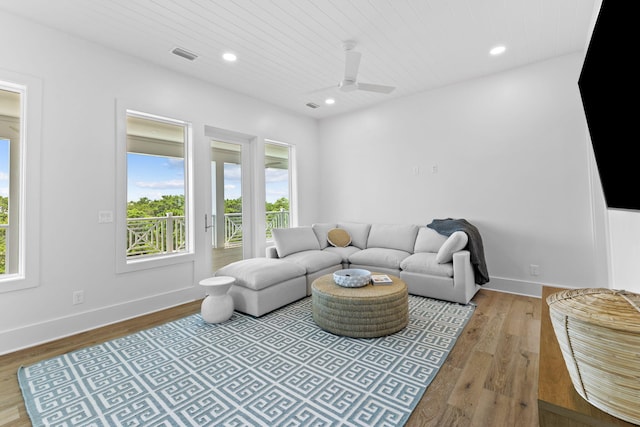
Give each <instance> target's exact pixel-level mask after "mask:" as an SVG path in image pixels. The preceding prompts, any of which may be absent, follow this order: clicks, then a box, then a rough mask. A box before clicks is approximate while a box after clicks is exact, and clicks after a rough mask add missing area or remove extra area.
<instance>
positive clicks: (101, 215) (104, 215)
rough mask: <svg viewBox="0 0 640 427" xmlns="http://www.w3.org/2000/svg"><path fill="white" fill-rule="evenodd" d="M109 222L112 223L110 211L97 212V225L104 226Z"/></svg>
mask: <svg viewBox="0 0 640 427" xmlns="http://www.w3.org/2000/svg"><path fill="white" fill-rule="evenodd" d="M109 222H113V212H112V211H99V212H98V223H99V224H106V223H109Z"/></svg>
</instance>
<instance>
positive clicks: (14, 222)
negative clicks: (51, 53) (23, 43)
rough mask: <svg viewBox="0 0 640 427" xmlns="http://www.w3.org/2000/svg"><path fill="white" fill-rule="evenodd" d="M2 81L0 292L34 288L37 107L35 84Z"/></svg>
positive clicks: (38, 86) (29, 80)
mask: <svg viewBox="0 0 640 427" xmlns="http://www.w3.org/2000/svg"><path fill="white" fill-rule="evenodd" d="M3 74H6V73H3ZM2 77H3V76H2V75H0V292H3V291H9V290H14V289H22V288H25V287H33V286H37V284H38V280H39V278H38V264H39V258H38V246H39V245H38V242H37V239H38V238H39V218H38V215H39V211H40V209H39V206H38V198H39V195H38V191H39V188H38V182H39V180H40V177H39V171H40V165H39V157H40V153H39V145H40V141H39V128H40V116H39V114H38V111H39V107H38V106H39V105H40V104H41V100H40V95H41V83H40V81H38V80H37V79H34V78H31V77H27V78H25V77H24V76H19V75H15V74H14V75H11V76H10V77H12V78H15V79H16V80H13V81H20V82H22V83H14V82H13V81H11V82H10V81H5V80H2ZM28 100H29V101H30V102H27V101H28ZM27 104H29V105H30V107H31V109H30V110H27V108H26V106H27ZM27 111H29V120H28V121H27ZM32 111H33V114H31V112H32ZM26 135H29V139H28V140H27V138H26ZM27 146H28V148H29V149H28V150H27V149H26V148H27ZM27 153H28V154H27ZM27 172H28V173H27Z"/></svg>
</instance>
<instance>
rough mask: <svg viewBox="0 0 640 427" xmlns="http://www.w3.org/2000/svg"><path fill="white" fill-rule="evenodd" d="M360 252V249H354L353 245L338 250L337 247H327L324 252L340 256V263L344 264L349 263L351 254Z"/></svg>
mask: <svg viewBox="0 0 640 427" xmlns="http://www.w3.org/2000/svg"><path fill="white" fill-rule="evenodd" d="M361 250H362V249H360V248H357V247H355V246H353V245H349V246H345V247H344V248H339V247H335V246H329V247H328V248H326V249H325V250H324V251H325V252H331V253H334V254H338V255H340V257H341V258H342V262H343V263H344V262H349V257H350V256H351V255H352V254H354V253H356V252H360V251H361Z"/></svg>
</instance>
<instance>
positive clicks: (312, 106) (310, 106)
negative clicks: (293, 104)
mask: <svg viewBox="0 0 640 427" xmlns="http://www.w3.org/2000/svg"><path fill="white" fill-rule="evenodd" d="M307 107H309V108H318V107H319V105H318V104H314V103H313V102H307Z"/></svg>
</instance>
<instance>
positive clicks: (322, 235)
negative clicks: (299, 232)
mask: <svg viewBox="0 0 640 427" xmlns="http://www.w3.org/2000/svg"><path fill="white" fill-rule="evenodd" d="M337 226H338V224H336V223H330V222H324V223H318V224H313V225H311V228H312V229H313V232H314V233H316V237H317V238H318V243H320V249H324V248H326V247H327V246H329V239H328V238H327V235H328V234H329V230H331V229H333V228H336V227H337Z"/></svg>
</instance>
